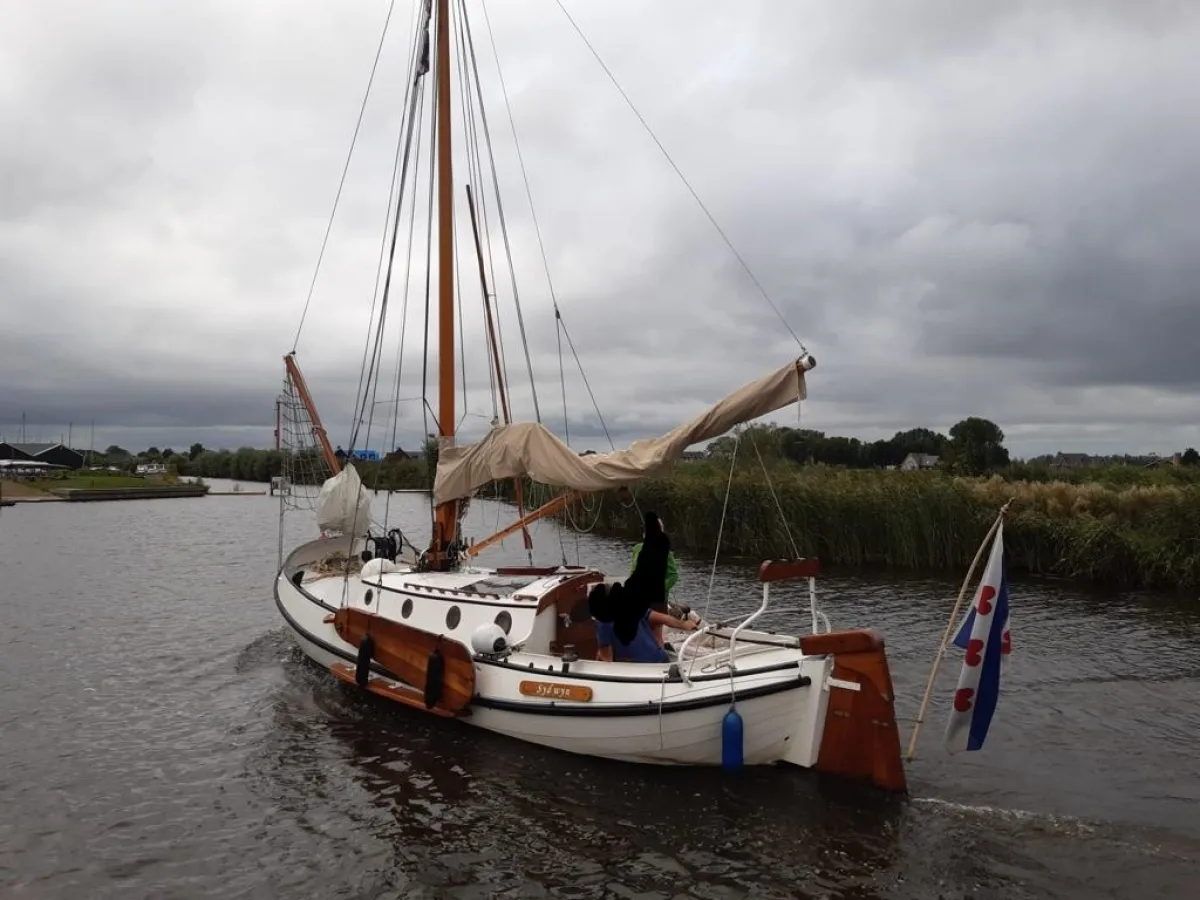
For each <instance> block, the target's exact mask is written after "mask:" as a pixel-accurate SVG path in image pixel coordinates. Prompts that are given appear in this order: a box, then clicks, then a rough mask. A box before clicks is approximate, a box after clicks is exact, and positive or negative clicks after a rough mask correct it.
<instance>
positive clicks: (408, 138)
mask: <svg viewBox="0 0 1200 900" xmlns="http://www.w3.org/2000/svg"><path fill="white" fill-rule="evenodd" d="M416 77H417V79H422V80H421V81H420V82H419V84H414V88H415V90H413V91H412V99H411V102H410V104H409V107H408V128H407V132H408V133H407V134H406V135H405V140H404V158H403V161H402V162H401V165H400V187H399V190H398V192H397V196H396V217H395V222H394V224H393V225H392V241H391V247H390V248H389V251H388V263H387V274H386V275H385V276H384V280H383V298H382V300H381V301H380V304H379V324H378V326H377V331H376V338H375V349H374V351H373V352H372V354H371V367H370V369H369V370H368V379H369V380H370V381H371V399H372V400H374V399H375V398H376V397H377V396H378V393H379V377H378V372H377V367H378V365H379V363H380V360H379V356H380V353H381V352H382V349H383V338H384V335H385V333H386V332H385V330H384V326H385V324H386V322H387V309H388V301H389V299H390V297H391V288H392V272H393V270H394V268H395V263H396V242H397V240H398V238H399V237H400V216H401V211H402V208H403V206H404V189H405V187H406V185H407V183H408V173H409V163H410V162H411V159H412V144H413V136H414V135H415V134H416V131H417V129H416V123H415V122H414V121H413V118H412V117H413V116H414V115H415V114H416V109H417V99H418V97H419V96H421V95H422V93H423V92H422V91H421V90H420V87H421V85H423V83H424V82H423V77H424V73H423V72H420V73H418V74H417V76H416ZM366 404H367V397H366V392H365V391H364V395H363V405H364V407H366ZM374 421H375V404H374V403H371V405H370V412H369V414H368V416H367V441H368V443H369V442H370V437H371V427H372V425H373V424H374ZM357 438H358V426H357V425H356V426H355V428H354V433H353V434H352V436H351V442H350V447H351V450H353V448H354V446H355V444H356V442H357Z"/></svg>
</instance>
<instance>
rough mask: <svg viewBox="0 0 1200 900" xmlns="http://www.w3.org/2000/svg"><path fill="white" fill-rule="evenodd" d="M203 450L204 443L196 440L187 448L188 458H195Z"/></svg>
mask: <svg viewBox="0 0 1200 900" xmlns="http://www.w3.org/2000/svg"><path fill="white" fill-rule="evenodd" d="M203 452H204V445H203V444H201V443H200V442H199V441H197V442H196V443H194V444H192V446H191V448H190V449H189V450H188V454H187V455H188V459H195V458H196V457H197V456H199V455H200V454H201V453H203Z"/></svg>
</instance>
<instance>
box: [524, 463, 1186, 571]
mask: <svg viewBox="0 0 1200 900" xmlns="http://www.w3.org/2000/svg"><path fill="white" fill-rule="evenodd" d="M727 482H728V483H729V513H728V516H727V517H726V520H725V527H724V532H723V534H722V537H721V551H722V555H724V556H730V557H739V556H740V557H751V558H765V557H769V556H781V555H782V556H790V555H792V554H793V552H798V553H800V554H801V555H808V556H818V557H820V558H821V559H822V561H823V562H825V563H827V564H830V565H832V566H838V567H841V566H845V567H868V566H872V567H887V568H894V569H905V570H910V571H926V572H933V571H955V572H963V571H965V569H966V567H967V566H968V565H969V564H970V561H971V558H972V557H973V556H974V554H975V551H976V549H977V548H978V547H979V544H980V542H981V541H982V540H983V538H984V536H985V534H986V533H987V530H988V527H989V526H990V525H991V523H992V521H993V520H994V519H995V517H996V513H997V511H998V510H999V508H1000V507H1001V506H1002V505H1003V504H1004V503H1005V502H1006V501H1007V500H1009V499H1010V498H1011V499H1012V500H1013V504H1012V506H1011V507H1010V511H1009V515H1008V518H1007V520H1006V526H1005V547H1006V549H1007V551H1008V557H1009V565H1010V567H1011V568H1012V569H1014V570H1019V571H1026V572H1032V573H1037V574H1045V575H1056V576H1062V577H1067V578H1072V579H1078V580H1083V581H1090V582H1097V583H1105V584H1111V585H1118V586H1125V587H1135V586H1141V587H1165V588H1176V587H1178V588H1195V587H1200V486H1195V485H1188V484H1183V485H1172V484H1159V485H1153V486H1138V485H1135V486H1130V487H1120V486H1111V485H1101V484H1072V483H1065V482H1020V481H1016V482H1014V481H1006V480H1004V479H1001V478H999V477H994V478H991V479H972V478H959V477H951V476H947V475H944V474H940V473H936V472H899V471H880V470H867V471H864V470H846V469H834V468H828V467H824V466H803V467H796V466H780V467H777V468H775V469H774V470H773V471H771V472H770V485H769V484H768V481H767V478H766V477H764V475H763V473H762V471H761V470H760V471H758V472H752V471H739V472H737V473H735V475H734V477H733V480H732V481H731V482H729V481H728V472H727V471H723V470H721V469H720V468H719V467H717V466H715V465H710V464H703V463H702V464H686V465H680V466H678V467H677V468H676V469H675V470H674V471H673V472H672V473H671V474H669V475H666V476H664V477H660V478H654V479H650V480H647V481H646V482H643V483H641V484H639V485H638V486H637V489H636V492H635V493H634V495H633V496H635V497H636V505H635V504H634V503H633V502H632V498H631V496H630V495H629V494H628V493H627V492H618V491H613V492H609V493H607V494H604V495H600V496H598V497H592V498H589V499H588V500H587V501H586V506H585V508H584V509H576V510H575V511H574V513H573V514H572V515H571V516H569V517H564V519H565V521H567V522H568V524H570V525H574V526H577V527H578V526H582V527H594V528H595V530H596V531H597V532H599V533H602V534H608V535H614V536H623V537H628V538H631V539H632V538H636V537H637V536H638V534H639V533H640V529H641V518H640V516H639V515H638V513H637V510H639V509H640V510H643V511H644V510H647V509H653V510H655V511H657V512H658V513H659V515H660V516H661V517H662V518H663V520H664V522H665V523H666V525H667V529H668V531H669V532H670V535H671V539H672V542H673V543H674V545H675V546H676V548H678V549H680V550H683V551H687V552H692V553H698V554H705V555H708V554H711V553H712V552H713V551H714V549H715V547H716V543H717V533H718V529H719V528H720V525H721V508H722V503H723V501H724V498H725V488H726V484H727ZM772 486H773V487H774V496H773V494H772V490H771V487H772ZM527 490H528V491H529V492H530V493H531V494H532V495H533V496H535V497H538V498H539V499H541V497H540V496H539V495H544V494H545V489H544V488H542V489H540V491H539V490H538V488H537V487H536V486H530V488H528V489H527ZM527 495H528V494H527ZM776 498H777V499H778V505H777V502H776ZM781 509H782V513H783V516H781V515H780V511H781ZM785 519H786V522H787V528H786V529H785V528H784V525H783V522H784V520H785ZM789 531H790V535H791V540H794V541H795V545H796V549H795V551H793V549H792V545H791V542H790V540H789V537H788V532H789Z"/></svg>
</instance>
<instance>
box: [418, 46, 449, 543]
mask: <svg viewBox="0 0 1200 900" xmlns="http://www.w3.org/2000/svg"><path fill="white" fill-rule="evenodd" d="M438 27H439V28H440V27H441V25H440V23H439V25H438ZM445 89H446V88H445V86H444V85H441V84H437V83H435V86H434V95H433V98H434V102H433V103H432V104H431V105H430V112H429V117H430V124H429V204H428V206H429V210H428V215H427V216H426V219H427V222H426V226H425V340H424V346H423V349H422V352H421V397H422V398H423V402H422V404H421V416H422V423H423V425H424V427H425V438H424V440H425V442H428V441H429V440H430V437H431V434H430V431H429V417H430V415H432V416H433V420H434V422H435V423H438V419H437V414H436V413H434V412H433V410H431V409H430V408H429V326H430V321H429V301H430V297H431V296H432V290H431V279H432V278H433V199H434V196H435V195H436V193H437V143H438V127H437V119H438V117H437V106H438V104H437V92H438V91H443V90H445ZM441 431H442V427H441V424H440V423H438V433H439V434H441ZM435 440H436V438H435ZM425 446H426V445H425V444H424V443H423V444H422V450H424V449H425ZM437 446H439V447H440V443H439V444H438V445H437ZM424 455H426V456H428V455H427V454H424ZM434 474H435V473H433V472H427V473H426V475H427V476H428V477H429V479H430V485H429V486H430V488H432V487H433V478H434ZM436 528H437V508H436V506H435V505H434V502H433V491H432V490H430V492H429V529H430V531H429V533H430V535H431V537H430V540H432V535H433V533H434V531H435V529H436Z"/></svg>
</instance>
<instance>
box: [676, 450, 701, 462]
mask: <svg viewBox="0 0 1200 900" xmlns="http://www.w3.org/2000/svg"><path fill="white" fill-rule="evenodd" d="M679 458H680V460H682V461H683V462H696V461H698V460H701V459H708V451H706V450H684V451H683V452H682V453H681V454H679Z"/></svg>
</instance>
